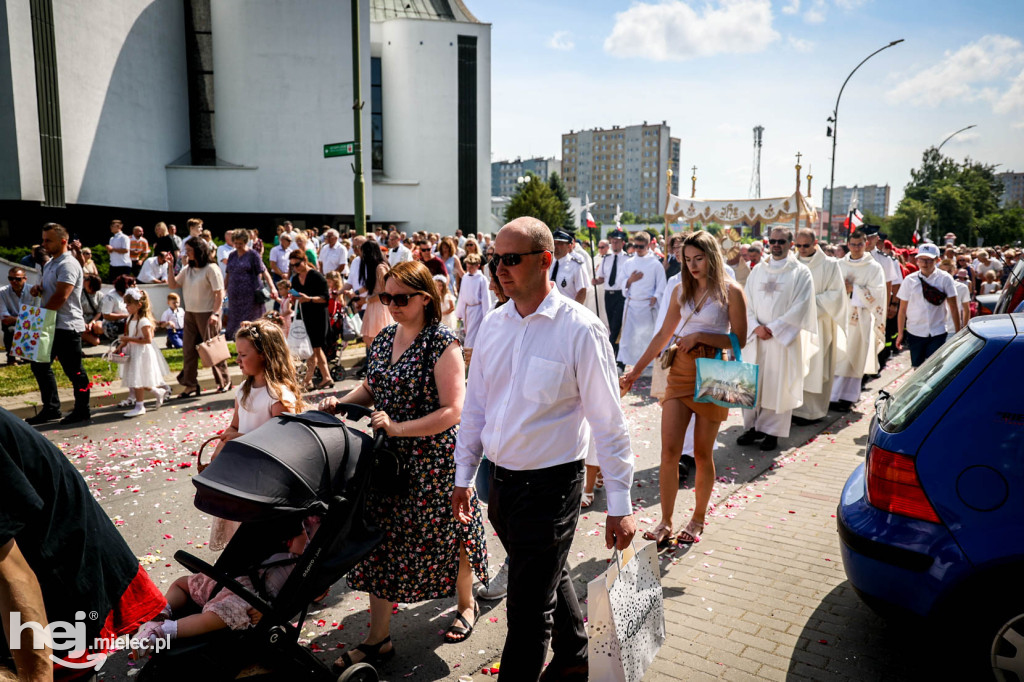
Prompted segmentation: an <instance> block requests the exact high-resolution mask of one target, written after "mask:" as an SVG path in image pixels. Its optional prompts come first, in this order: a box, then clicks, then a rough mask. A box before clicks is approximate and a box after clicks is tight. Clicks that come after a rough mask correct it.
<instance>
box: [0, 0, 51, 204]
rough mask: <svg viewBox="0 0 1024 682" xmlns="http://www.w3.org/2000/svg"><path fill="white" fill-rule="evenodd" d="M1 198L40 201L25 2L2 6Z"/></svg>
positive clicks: (36, 120)
mask: <svg viewBox="0 0 1024 682" xmlns="http://www.w3.org/2000/svg"><path fill="white" fill-rule="evenodd" d="M0 29H6V30H5V31H4V32H2V33H0V42H3V44H2V45H0V199H22V200H26V201H42V199H43V165H42V156H41V152H40V149H39V116H38V113H37V111H38V110H37V105H36V77H35V55H34V53H33V48H32V17H31V15H30V13H29V5H28V3H27V2H25V1H24V0H6V2H2V3H0Z"/></svg>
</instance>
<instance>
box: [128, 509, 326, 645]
mask: <svg viewBox="0 0 1024 682" xmlns="http://www.w3.org/2000/svg"><path fill="white" fill-rule="evenodd" d="M316 522H317V519H316V518H315V517H309V518H307V519H306V520H305V521H302V522H300V521H296V522H295V524H294V525H289V526H286V527H285V529H284V531H283V534H284V535H285V536H286V537H283V538H281V547H280V548H281V550H282V551H280V552H277V553H275V554H272V555H271V556H269V557H268V558H267V559H266V560H264V561H262V562H260V563H259V564H258V566H256V570H255V571H253V574H252V575H250V576H240V577H238V578H236V580H238V582H239V583H240V584H241V585H242V586H243V587H245V588H246V589H248V590H251V591H253V592H254V593H256V594H258V595H261V596H263V597H264V598H273V597H276V596H277V595H278V593H279V592H280V591H281V587H282V586H284V583H285V581H286V580H287V579H288V576H289V575H290V574H291V572H292V569H294V568H295V563H296V561H297V560H298V558H299V556H300V555H301V554H302V552H303V551H304V550H305V549H306V545H307V543H308V542H309V538H310V536H311V535H312V533H314V532H315V531H316V528H315V526H316ZM307 528H308V529H309V532H308V533H307ZM254 583H260V584H254ZM216 586H217V581H216V580H214V579H212V578H210V577H209V576H207V575H204V574H202V573H193V574H192V575H188V576H182V577H181V578H178V579H177V580H175V581H174V582H173V583H172V584H171V587H170V588H169V589H168V590H167V594H166V598H167V606H165V607H164V610H163V611H162V612H161V613H160V614H159V615H158V616H157V617H156V618H155V619H154V620H151V621H149V622H148V623H145V624H144V625H143V626H142V627H140V628H139V632H138V634H137V635H136V637H138V639H140V640H143V641H144V640H147V639H150V640H155V639H159V638H163V637H166V638H167V639H168V640H173V639H176V638H178V637H195V636H197V635H202V634H206V633H209V632H215V631H217V630H223V629H224V628H231V629H232V630H244V629H245V628H247V627H249V626H250V625H255V624H256V623H258V622H259V619H260V617H261V614H260V613H259V611H256V610H255V609H252V608H251V607H250V606H249V604H248V603H247V602H246V601H245V600H243V599H242V598H241V597H239V596H238V595H236V594H235V593H233V592H231V591H230V590H228V589H222V590H220V591H219V592H217V594H213V592H214V589H215V588H216ZM196 608H200V609H202V610H201V612H200V613H194V611H195V610H196ZM190 612H191V615H184V616H183V617H182V614H184V613H190ZM176 615H177V616H179V618H178V619H177V620H172V619H173V618H174V617H175V616H176Z"/></svg>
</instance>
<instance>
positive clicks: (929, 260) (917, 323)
mask: <svg viewBox="0 0 1024 682" xmlns="http://www.w3.org/2000/svg"><path fill="white" fill-rule="evenodd" d="M938 257H939V247H937V246H936V245H935V244H922V245H921V246H920V247H918V249H917V267H918V268H920V270H918V271H917V272H912V273H910V274H909V275H907V278H906V280H904V281H903V286H901V287H900V290H899V291H898V292H897V294H896V297H897V298H898V299H899V300H900V312H899V317H898V325H899V332H898V333H897V335H896V348H897V349H901V348H902V347H903V344H904V342H906V345H907V347H908V348H910V364H911V366H913V367H920V366H921V363H923V362H924V361H925V360H927V359H928V357H929V356H930V355H931V354H932V353H934V352H935V351H937V350H938V349H939V348H940V347H941V346H942V344H944V343H945V342H946V308H947V307H948V308H949V313H950V316H951V317H952V318H953V326H954V327H955V328H956V331H960V327H961V326H962V323H961V320H960V306H959V305H958V304H957V295H956V286H955V283H954V282H953V277H952V276H950V274H949V273H948V272H943V271H942V270H939V269H938V268H936V267H935V261H936V259H937V258H938ZM943 304H945V305H943Z"/></svg>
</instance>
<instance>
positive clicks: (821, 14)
mask: <svg viewBox="0 0 1024 682" xmlns="http://www.w3.org/2000/svg"><path fill="white" fill-rule="evenodd" d="M804 21H806V22H807V23H808V24H820V23H821V22H823V21H825V0H814V2H813V4H812V5H811V6H810V7H809V8H808V9H807V11H806V12H804Z"/></svg>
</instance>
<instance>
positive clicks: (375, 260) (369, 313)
mask: <svg viewBox="0 0 1024 682" xmlns="http://www.w3.org/2000/svg"><path fill="white" fill-rule="evenodd" d="M359 255H360V260H359V281H361V282H362V283H363V288H362V289H360V290H359V292H360V293H365V295H366V298H365V299H363V300H364V301H366V307H365V308H364V309H363V343H365V344H366V351H367V353H369V351H370V344H371V343H373V339H374V337H376V336H377V334H378V333H380V330H382V329H384V327H387V326H388V325H389V324H392V323H393V322H394V320H393V319H392V317H391V313H389V312H388V307H387V306H386V305H384V304H383V303H381V301H380V294H381V293H382V292H383V291H384V278H385V275H387V273H388V264H387V262H386V261H385V260H384V254H383V252H382V251H381V250H380V247H379V246H378V245H377V243H376V242H371V241H367V242H364V243H363V246H362V247H361V249H360V251H359Z"/></svg>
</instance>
